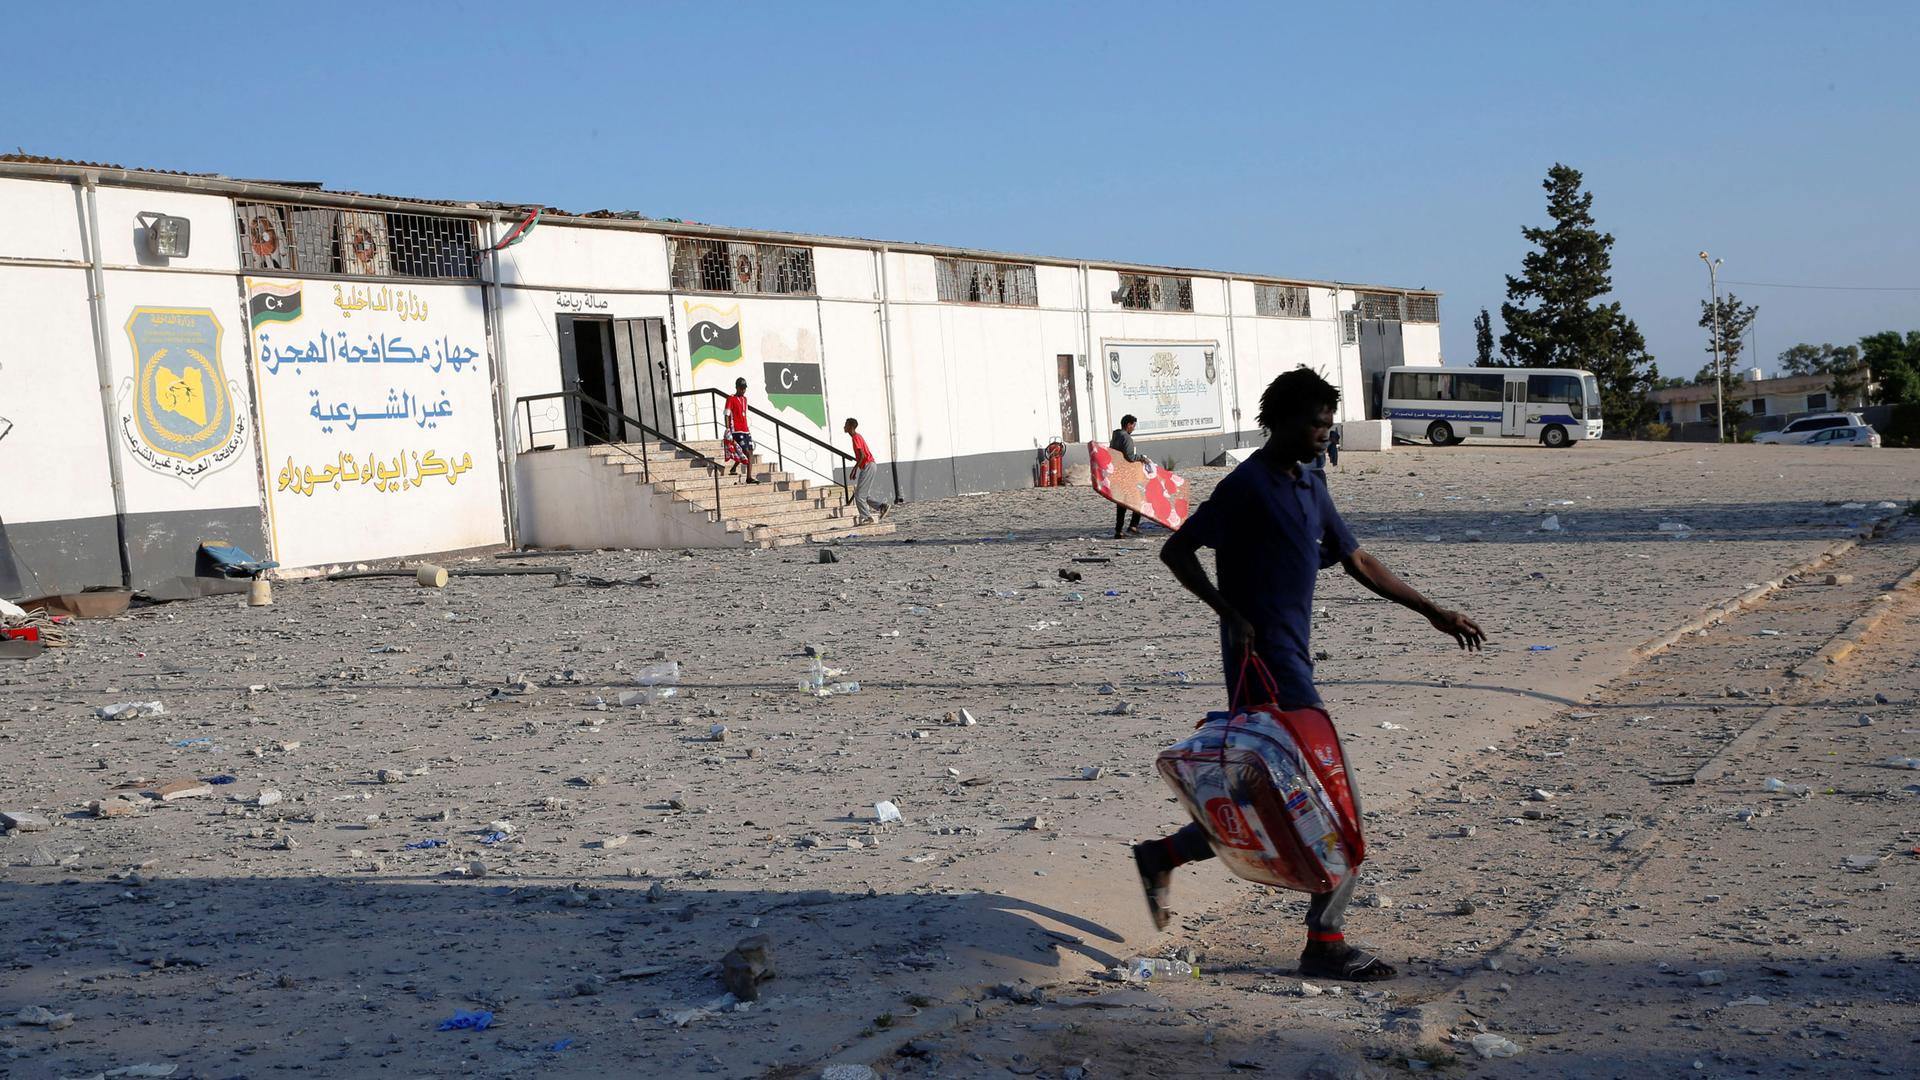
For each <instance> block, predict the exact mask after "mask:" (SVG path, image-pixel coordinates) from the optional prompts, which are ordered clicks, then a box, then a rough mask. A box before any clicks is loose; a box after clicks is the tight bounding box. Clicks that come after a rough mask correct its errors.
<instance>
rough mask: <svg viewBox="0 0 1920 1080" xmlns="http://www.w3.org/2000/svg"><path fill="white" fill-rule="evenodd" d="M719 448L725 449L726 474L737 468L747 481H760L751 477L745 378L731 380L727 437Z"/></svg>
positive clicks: (751, 454) (750, 435)
mask: <svg viewBox="0 0 1920 1080" xmlns="http://www.w3.org/2000/svg"><path fill="white" fill-rule="evenodd" d="M721 449H722V450H724V451H726V457H727V462H728V465H727V475H728V476H732V475H733V473H734V470H736V469H738V470H741V471H743V472H745V473H746V474H747V483H749V484H757V483H759V482H760V481H758V480H755V479H754V478H753V430H752V429H751V428H749V427H747V380H745V379H735V380H733V393H732V394H731V395H730V396H728V398H727V438H726V441H725V442H724V443H723V444H721Z"/></svg>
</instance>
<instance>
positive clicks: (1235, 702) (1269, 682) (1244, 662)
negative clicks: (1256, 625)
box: [1228, 645, 1280, 712]
mask: <svg viewBox="0 0 1920 1080" xmlns="http://www.w3.org/2000/svg"><path fill="white" fill-rule="evenodd" d="M1248 671H1252V672H1253V673H1254V674H1255V675H1258V676H1259V677H1260V683H1261V685H1262V686H1264V687H1266V690H1267V700H1266V704H1268V705H1278V704H1280V684H1279V683H1278V682H1276V681H1275V680H1274V677H1273V672H1271V671H1268V670H1267V664H1266V661H1264V660H1262V659H1260V657H1259V655H1258V654H1256V653H1255V652H1254V651H1253V646H1251V645H1249V646H1247V648H1246V649H1245V650H1244V651H1243V652H1242V653H1241V654H1240V676H1239V678H1237V679H1235V680H1234V683H1233V698H1232V700H1231V701H1230V702H1229V703H1228V704H1229V705H1230V706H1231V707H1232V708H1233V709H1234V711H1236V712H1238V711H1240V710H1241V709H1243V708H1244V707H1245V703H1246V696H1245V695H1246V689H1247V672H1248Z"/></svg>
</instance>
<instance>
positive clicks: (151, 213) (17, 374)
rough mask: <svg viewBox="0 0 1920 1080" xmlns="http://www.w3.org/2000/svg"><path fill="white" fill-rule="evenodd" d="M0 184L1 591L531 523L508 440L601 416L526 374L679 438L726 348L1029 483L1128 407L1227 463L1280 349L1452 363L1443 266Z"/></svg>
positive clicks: (962, 483)
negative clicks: (208, 552) (1322, 274)
mask: <svg viewBox="0 0 1920 1080" xmlns="http://www.w3.org/2000/svg"><path fill="white" fill-rule="evenodd" d="M0 211H3V213H0V325H4V326H5V327H6V328H7V331H6V334H5V337H4V339H0V595H8V596H31V595H39V594H43V593H49V592H57V591H68V590H73V589H77V588H80V587H83V586H86V585H93V584H129V585H131V586H133V587H136V588H146V587H149V586H152V585H154V584H156V583H160V582H165V581H167V580H168V579H171V578H175V577H182V576H190V575H193V574H195V573H196V552H197V549H198V547H199V545H200V544H201V543H202V542H203V541H223V542H228V543H232V544H236V545H238V546H240V547H242V548H246V549H247V550H249V551H251V552H252V553H254V554H255V555H257V556H262V557H269V558H274V559H277V560H278V561H280V562H281V563H282V564H283V565H286V566H290V567H291V566H309V565H320V564H328V563H336V562H344V561H354V560H370V559H383V558H398V557H407V556H416V555H425V554H431V553H436V552H449V551H458V550H470V549H476V548H486V547H491V546H497V545H502V544H507V543H511V542H514V541H515V540H516V539H517V532H518V529H519V526H520V524H521V523H523V522H525V521H526V520H527V514H528V513H529V510H528V507H527V506H526V505H519V503H520V500H521V493H520V492H518V491H517V490H516V487H517V485H516V484H515V483H514V477H515V476H516V473H517V471H518V472H524V471H525V470H524V469H520V470H516V467H515V466H516V459H518V458H527V457H530V455H528V454H527V453H526V452H527V451H529V450H531V449H533V448H536V447H550V446H567V445H573V444H578V443H579V442H581V441H583V440H586V439H590V438H592V437H593V436H595V435H602V434H609V433H607V432H603V431H596V430H591V429H592V426H593V424H594V421H593V420H592V419H585V420H583V419H582V417H580V416H578V415H575V414H572V413H570V412H569V411H568V410H567V409H566V408H565V407H563V403H561V402H559V401H557V399H544V400H531V401H530V400H527V399H529V398H535V399H538V398H539V395H545V394H553V393H557V392H560V391H562V390H578V391H581V392H583V393H585V394H588V395H590V396H592V397H594V398H599V399H601V400H604V401H606V402H608V403H609V404H610V405H611V406H613V407H615V408H616V409H618V410H619V411H620V412H622V413H623V414H625V415H626V416H629V417H633V418H636V419H638V420H639V421H641V422H642V423H644V424H646V425H647V426H649V427H652V428H655V429H657V430H659V431H661V432H662V433H664V434H668V435H675V436H678V437H679V438H681V439H683V440H687V441H691V440H693V439H695V438H703V437H705V438H710V437H711V436H712V414H713V403H712V399H711V398H710V396H709V395H706V394H701V393H698V392H699V391H703V390H706V389H709V388H721V387H727V388H730V387H731V385H732V383H733V380H734V379H735V378H736V377H738V376H745V377H746V378H747V380H748V382H749V384H750V387H751V391H750V392H751V396H752V400H753V402H754V404H755V406H756V407H758V408H759V409H762V410H765V411H766V412H768V413H770V414H772V415H773V416H775V417H778V418H779V419H780V420H781V421H783V422H784V423H785V424H786V425H789V426H790V427H789V428H788V430H789V431H791V432H794V433H798V434H808V435H812V436H814V437H815V438H817V439H819V440H820V441H821V442H824V443H831V444H833V445H835V446H837V447H839V448H840V449H842V450H844V449H845V448H846V439H845V436H844V435H842V434H841V431H840V428H841V423H842V421H843V420H844V419H845V418H846V417H849V416H853V417H858V418H859V419H860V421H861V430H862V432H863V433H864V434H866V436H867V438H868V440H869V442H870V443H871V444H872V445H873V448H874V450H875V451H876V452H877V453H878V454H879V455H880V457H881V459H882V463H883V467H882V471H881V480H882V481H883V483H882V484H881V485H880V488H881V490H880V491H879V492H878V494H879V495H881V496H882V497H890V496H892V495H894V494H896V492H897V494H898V495H899V496H900V497H903V498H906V499H925V498H937V497H941V496H946V495H951V494H954V493H956V492H962V491H980V490H991V489H999V488H1007V487H1015V486H1025V485H1028V484H1030V483H1032V482H1033V474H1034V472H1033V471H1034V465H1035V460H1036V454H1037V452H1038V451H1039V450H1040V449H1041V448H1043V447H1045V446H1046V445H1047V444H1048V443H1050V442H1053V441H1055V440H1062V441H1064V442H1066V443H1068V444H1073V443H1077V442H1083V441H1085V440H1088V439H1104V438H1105V437H1106V435H1107V432H1108V431H1109V430H1110V429H1111V428H1112V427H1113V425H1114V424H1115V422H1116V421H1117V419H1118V417H1119V416H1120V414H1122V413H1125V412H1132V413H1136V414H1138V415H1139V416H1140V418H1141V425H1140V431H1139V434H1140V436H1141V437H1142V443H1143V448H1144V449H1146V450H1147V451H1148V452H1149V453H1151V454H1153V455H1154V456H1155V457H1156V458H1160V459H1167V458H1172V459H1174V460H1176V461H1178V462H1181V463H1186V464H1194V463H1199V462H1202V461H1210V460H1213V459H1215V458H1217V457H1218V456H1219V455H1220V454H1221V452H1222V451H1223V450H1225V449H1227V448H1231V447H1234V446H1237V445H1251V444H1253V443H1254V442H1256V441H1258V439H1259V438H1260V435H1259V432H1258V431H1257V425H1256V424H1255V422H1254V415H1255V413H1256V411H1257V407H1258V396H1259V393H1260V391H1261V389H1262V388H1263V387H1264V386H1265V385H1266V383H1267V382H1268V381H1269V380H1271V379H1272V378H1273V377H1274V376H1275V375H1278V374H1280V373H1281V372H1283V371H1287V370H1290V369H1292V368H1294V367H1297V366H1301V365H1306V366H1309V367H1313V368H1316V369H1318V370H1320V371H1321V372H1322V373H1323V374H1325V375H1327V376H1328V377H1329V378H1330V379H1331V380H1333V381H1334V382H1335V383H1337V384H1338V385H1340V386H1342V387H1343V389H1344V390H1345V391H1346V402H1345V404H1344V413H1343V419H1359V418H1363V417H1364V416H1365V415H1366V414H1367V412H1368V402H1369V399H1370V398H1371V397H1372V395H1371V394H1370V393H1368V389H1367V388H1368V385H1369V383H1371V382H1374V381H1377V380H1374V379H1372V378H1371V376H1374V375H1376V374H1377V373H1379V372H1380V371H1383V370H1384V369H1385V368H1386V367H1387V366H1390V365H1392V364H1399V363H1433V364H1437V363H1439V361H1440V345H1439V324H1438V296H1437V294H1434V293H1431V292H1424V291H1410V290H1405V289H1395V288H1386V287H1375V286H1358V285H1351V284H1342V283H1336V282H1327V281H1313V280H1307V279H1298V278H1278V277H1264V276H1257V275H1239V274H1226V273H1219V272H1207V271H1198V270H1185V269H1176V268H1169V267H1156V266H1135V265H1127V264H1117V263H1105V262H1088V261H1075V260H1064V259H1055V258H1040V257H1031V256H1014V255H1005V254H999V253H990V252H977V251H968V250H963V249H956V248H945V247H939V246H934V245H924V244H889V243H879V242H874V241H865V240H851V239H845V238H837V237H819V236H802V235H796V234H785V233H766V232H755V231H747V230H734V229H723V228H715V227H710V226H696V225H689V224H684V223H679V222H670V221H659V220H647V219H639V218H628V217H625V216H593V217H576V216H568V215H564V214H558V213H549V214H543V215H542V216H541V217H540V218H539V220H538V222H537V224H536V225H535V226H534V227H533V228H532V229H531V230H529V231H528V232H527V233H526V234H525V236H524V242H521V243H517V244H514V245H513V246H509V247H505V248H502V249H500V250H498V251H489V250H488V249H490V248H492V247H493V246H494V245H496V244H498V243H500V242H502V241H503V240H504V239H505V238H506V237H507V236H508V235H509V234H510V232H511V230H513V228H514V227H515V226H516V225H517V224H519V223H521V222H522V221H523V220H524V219H525V218H526V217H527V211H526V210H523V209H519V208H512V207H506V206H499V205H479V204H471V203H467V204H455V203H446V202H423V201H407V200H398V199H391V198H385V197H372V196H363V195H349V194H340V193H333V192H326V191H320V190H316V189H314V188H311V187H303V186H297V185H275V184H263V183H253V182H244V181H234V180H229V179H225V178H221V177H210V176H198V175H183V174H176V173H161V172H144V171H138V170H126V169H121V168H118V167H109V166H96V165H89V164H85V163H72V162H50V161H46V160H44V159H29V158H21V157H17V156H4V157H0ZM156 240H164V241H165V243H156ZM183 240H184V242H185V254H176V255H165V254H159V253H158V252H160V251H163V250H179V248H178V247H177V246H176V247H171V248H169V247H168V246H167V245H178V244H180V243H181V242H182V241H183ZM690 392H693V393H690ZM583 423H585V424H586V425H587V428H588V429H586V430H583V428H582V424H583ZM602 426H603V427H604V426H605V425H604V424H602ZM610 434H612V435H613V436H614V437H616V438H617V437H618V436H619V434H620V433H618V432H613V433H610ZM798 434H796V435H792V436H789V438H788V439H787V442H788V444H789V445H787V446H785V447H784V448H783V451H782V452H783V453H784V454H786V455H787V456H788V457H798V458H806V457H808V455H812V457H813V460H812V461H811V462H807V461H802V462H801V463H800V467H801V468H803V469H804V468H806V467H808V465H811V466H812V467H814V468H816V469H818V470H820V471H822V472H829V473H830V472H833V471H834V470H835V469H836V468H837V466H838V461H837V458H836V456H835V455H833V454H829V453H827V452H826V451H824V450H820V449H818V448H817V447H814V446H813V445H812V444H810V443H808V442H806V441H805V440H804V439H799V440H798V443H797V444H795V440H796V438H797V437H798ZM680 540H681V541H684V538H680Z"/></svg>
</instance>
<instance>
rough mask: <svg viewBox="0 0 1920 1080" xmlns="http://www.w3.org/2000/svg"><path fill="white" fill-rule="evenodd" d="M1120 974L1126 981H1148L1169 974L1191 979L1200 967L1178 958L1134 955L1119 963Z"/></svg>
mask: <svg viewBox="0 0 1920 1080" xmlns="http://www.w3.org/2000/svg"><path fill="white" fill-rule="evenodd" d="M1120 975H1121V977H1122V978H1124V979H1126V980H1127V981H1128V982H1148V981H1151V980H1153V979H1156V978H1166V977H1169V976H1172V977H1177V978H1182V979H1191V978H1198V977H1199V975H1200V969H1199V968H1197V967H1194V966H1193V965H1192V964H1187V963H1183V962H1181V961H1179V960H1166V959H1162V958H1161V957H1158V956H1151V957H1149V956H1136V957H1134V958H1133V959H1131V960H1129V961H1127V962H1126V963H1124V964H1122V965H1120Z"/></svg>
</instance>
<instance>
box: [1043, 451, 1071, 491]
mask: <svg viewBox="0 0 1920 1080" xmlns="http://www.w3.org/2000/svg"><path fill="white" fill-rule="evenodd" d="M1066 456H1067V448H1066V446H1065V445H1063V444H1061V443H1060V442H1058V441H1055V442H1050V443H1048V444H1047V466H1046V471H1047V486H1048V487H1064V486H1066V483H1067V470H1066V464H1065V462H1066Z"/></svg>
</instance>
